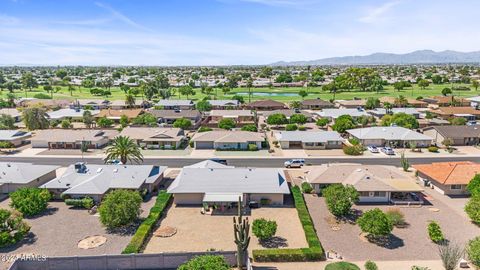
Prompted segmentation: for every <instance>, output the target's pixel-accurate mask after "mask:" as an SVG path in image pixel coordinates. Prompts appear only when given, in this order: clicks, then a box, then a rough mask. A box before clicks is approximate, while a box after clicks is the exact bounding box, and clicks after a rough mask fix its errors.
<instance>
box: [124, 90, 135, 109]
mask: <svg viewBox="0 0 480 270" xmlns="http://www.w3.org/2000/svg"><path fill="white" fill-rule="evenodd" d="M125 105H127V107H128V108H133V107H135V97H134V96H133V95H132V94H130V93H129V94H127V95H126V96H125Z"/></svg>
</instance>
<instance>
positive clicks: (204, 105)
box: [195, 100, 212, 112]
mask: <svg viewBox="0 0 480 270" xmlns="http://www.w3.org/2000/svg"><path fill="white" fill-rule="evenodd" d="M195 107H196V108H197V110H199V111H201V112H208V111H210V110H211V109H212V105H211V104H210V102H208V101H207V100H202V101H199V102H197V105H196V106H195Z"/></svg>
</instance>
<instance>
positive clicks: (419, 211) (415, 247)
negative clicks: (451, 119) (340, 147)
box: [305, 195, 480, 261]
mask: <svg viewBox="0 0 480 270" xmlns="http://www.w3.org/2000/svg"><path fill="white" fill-rule="evenodd" d="M305 201H306V203H307V206H308V209H309V212H310V215H311V216H312V219H313V222H314V224H315V228H316V230H317V234H318V236H319V238H320V239H321V240H322V244H323V247H324V248H325V250H326V251H328V250H334V251H336V252H338V253H339V254H340V255H342V256H343V257H344V259H345V260H347V261H362V260H437V259H440V258H439V256H438V249H437V245H436V244H434V243H432V242H431V241H430V239H429V237H428V234H427V224H428V222H429V221H430V220H435V221H437V222H438V223H439V224H440V226H441V228H442V230H443V233H444V235H445V237H446V238H447V239H448V240H450V241H451V242H454V243H458V244H461V245H464V244H465V243H466V242H467V241H468V240H470V239H472V238H474V237H476V236H478V235H479V234H480V228H479V227H477V226H475V225H473V224H472V223H471V222H470V221H468V220H467V219H466V218H465V217H463V216H460V215H459V214H458V213H457V212H456V211H454V210H453V209H451V208H450V207H449V206H447V205H446V204H444V203H442V202H439V201H436V200H432V201H430V202H431V204H432V205H425V206H421V207H418V206H412V207H396V208H398V209H400V211H401V212H403V214H404V215H405V220H406V222H407V223H408V224H409V226H408V227H407V228H402V229H399V228H394V230H393V232H392V235H391V237H390V240H391V242H390V243H389V244H387V245H385V246H379V245H377V244H374V243H370V242H368V241H367V240H366V239H365V238H364V237H361V230H360V228H359V226H358V225H355V224H350V223H339V224H337V223H335V222H334V219H333V218H332V216H331V214H330V212H329V211H328V209H327V207H326V204H325V200H324V198H321V197H315V196H313V195H306V196H305ZM375 207H378V208H380V209H381V210H383V211H385V210H387V209H389V208H392V206H382V205H380V206H378V205H377V206H372V205H368V206H367V205H355V206H354V207H353V209H354V210H358V211H361V212H365V211H366V210H369V209H372V208H375ZM432 210H435V211H432ZM436 210H438V211H436Z"/></svg>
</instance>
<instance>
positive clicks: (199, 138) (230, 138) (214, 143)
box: [191, 130, 265, 150]
mask: <svg viewBox="0 0 480 270" xmlns="http://www.w3.org/2000/svg"><path fill="white" fill-rule="evenodd" d="M191 141H192V142H193V148H195V149H216V150H248V149H249V145H255V147H256V149H262V143H263V142H264V141H265V135H264V134H262V133H258V132H250V131H230V130H221V131H207V132H197V133H196V134H195V135H194V136H193V138H192V139H191Z"/></svg>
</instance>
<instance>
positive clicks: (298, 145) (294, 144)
mask: <svg viewBox="0 0 480 270" xmlns="http://www.w3.org/2000/svg"><path fill="white" fill-rule="evenodd" d="M289 148H293V149H300V148H302V142H295V141H290V143H289Z"/></svg>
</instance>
